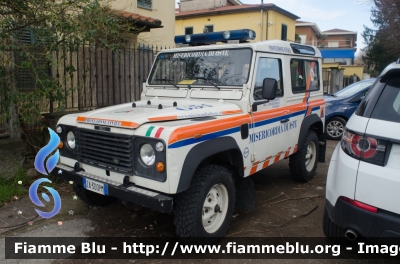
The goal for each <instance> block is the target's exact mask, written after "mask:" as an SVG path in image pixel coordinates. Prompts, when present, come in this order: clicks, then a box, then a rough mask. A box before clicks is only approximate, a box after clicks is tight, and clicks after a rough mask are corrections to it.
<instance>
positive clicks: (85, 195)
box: [72, 182, 116, 206]
mask: <svg viewBox="0 0 400 264" xmlns="http://www.w3.org/2000/svg"><path fill="white" fill-rule="evenodd" d="M72 188H73V189H74V191H75V193H76V196H78V197H79V199H81V200H82V201H84V202H85V203H87V204H88V205H90V206H106V205H109V204H111V203H113V202H115V200H116V199H115V198H114V197H110V196H105V195H101V194H98V193H95V192H91V191H88V190H86V189H85V188H83V186H82V185H78V184H77V183H76V182H74V184H73V185H72Z"/></svg>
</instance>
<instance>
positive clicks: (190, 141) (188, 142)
mask: <svg viewBox="0 0 400 264" xmlns="http://www.w3.org/2000/svg"><path fill="white" fill-rule="evenodd" d="M320 108H321V107H320V106H318V107H314V108H313V109H312V111H316V110H319V109H320ZM305 113H306V111H305V110H302V111H299V112H295V113H291V114H289V115H284V116H279V117H275V118H271V119H268V120H263V121H259V122H257V123H255V124H254V123H253V124H250V126H249V128H254V127H260V126H265V125H268V124H272V123H275V122H278V121H280V120H282V119H285V118H291V117H295V116H299V115H304V114H305ZM237 132H240V127H233V128H230V129H227V130H222V131H218V132H214V133H211V134H207V135H204V136H203V137H201V138H199V139H194V138H187V139H184V140H181V141H178V142H175V143H172V144H171V145H169V146H168V148H170V149H174V148H180V147H184V146H187V145H191V144H195V143H200V142H203V141H206V140H210V139H214V138H218V137H222V136H226V135H229V134H233V133H237Z"/></svg>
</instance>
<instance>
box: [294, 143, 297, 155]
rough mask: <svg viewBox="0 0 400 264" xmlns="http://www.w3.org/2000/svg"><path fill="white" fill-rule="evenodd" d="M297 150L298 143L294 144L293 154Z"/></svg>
mask: <svg viewBox="0 0 400 264" xmlns="http://www.w3.org/2000/svg"><path fill="white" fill-rule="evenodd" d="M296 152H297V144H296V146H294V150H293V154H294V153H296Z"/></svg>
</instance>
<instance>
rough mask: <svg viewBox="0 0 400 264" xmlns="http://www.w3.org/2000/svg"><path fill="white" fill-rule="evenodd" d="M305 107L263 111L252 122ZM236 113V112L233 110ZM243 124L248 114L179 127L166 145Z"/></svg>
mask: <svg viewBox="0 0 400 264" xmlns="http://www.w3.org/2000/svg"><path fill="white" fill-rule="evenodd" d="M312 103H313V106H317V105H321V104H325V100H323V99H319V100H315V101H312ZM305 109H306V105H305V104H303V103H299V104H295V105H292V106H285V107H281V108H276V109H270V110H265V111H260V112H256V113H253V116H254V121H255V122H258V121H262V120H266V119H270V118H274V117H278V116H282V115H285V114H288V113H291V112H297V111H301V110H305ZM235 111H236V110H235ZM244 123H249V124H250V123H251V119H250V115H249V114H244V115H240V116H235V117H231V118H227V119H223V120H214V121H210V122H205V123H201V124H194V125H189V126H185V127H180V128H178V129H176V130H175V131H174V132H172V134H171V136H170V138H169V141H168V144H172V143H175V142H177V141H180V140H182V139H186V138H191V137H193V135H194V134H203V135H204V134H209V133H212V132H216V131H220V130H225V129H229V128H232V127H235V126H240V125H242V124H244Z"/></svg>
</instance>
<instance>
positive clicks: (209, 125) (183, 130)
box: [168, 114, 251, 144]
mask: <svg viewBox="0 0 400 264" xmlns="http://www.w3.org/2000/svg"><path fill="white" fill-rule="evenodd" d="M244 123H249V124H250V123H251V119H250V115H249V114H246V115H241V116H235V117H230V118H226V119H222V120H213V121H209V122H204V123H200V124H194V125H189V126H184V127H180V128H177V129H175V130H174V132H172V134H171V136H170V137H169V141H168V144H172V143H175V142H177V141H180V140H182V139H186V138H190V137H193V135H194V134H203V135H204V134H209V133H212V132H215V131H221V130H226V129H229V128H233V127H237V126H240V125H242V124H244Z"/></svg>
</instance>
